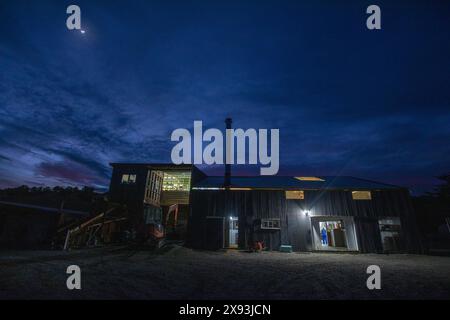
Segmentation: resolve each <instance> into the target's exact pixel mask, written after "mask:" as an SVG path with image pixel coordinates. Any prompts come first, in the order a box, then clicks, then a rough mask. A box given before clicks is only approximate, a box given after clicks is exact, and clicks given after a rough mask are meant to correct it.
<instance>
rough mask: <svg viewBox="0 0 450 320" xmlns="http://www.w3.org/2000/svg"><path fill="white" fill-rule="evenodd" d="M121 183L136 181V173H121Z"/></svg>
mask: <svg viewBox="0 0 450 320" xmlns="http://www.w3.org/2000/svg"><path fill="white" fill-rule="evenodd" d="M122 183H136V175H135V174H123V175H122Z"/></svg>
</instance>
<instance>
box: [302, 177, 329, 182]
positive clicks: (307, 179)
mask: <svg viewBox="0 0 450 320" xmlns="http://www.w3.org/2000/svg"><path fill="white" fill-rule="evenodd" d="M295 179H298V180H301V181H325V180H323V179H321V178H318V177H295Z"/></svg>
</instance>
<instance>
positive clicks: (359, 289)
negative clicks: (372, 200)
mask: <svg viewBox="0 0 450 320" xmlns="http://www.w3.org/2000/svg"><path fill="white" fill-rule="evenodd" d="M71 264H76V265H78V266H80V268H81V272H82V289H81V290H68V289H67V288H66V279H67V277H68V275H67V274H66V268H67V267H68V266H69V265H71ZM373 264H375V265H378V266H380V268H381V282H382V283H381V286H382V288H381V290H368V289H367V287H366V279H367V277H368V275H367V274H366V268H367V266H369V265H373ZM17 298H18V299H449V298H450V257H432V256H419V255H406V254H400V255H376V254H346V253H291V254H287V253H279V252H262V253H247V252H240V251H235V250H230V251H226V252H205V251H195V250H191V249H187V248H184V247H179V246H172V247H169V248H163V249H160V250H159V251H156V252H155V251H148V250H142V249H141V250H131V249H126V248H98V249H89V250H78V251H71V252H58V251H15V252H0V299H17Z"/></svg>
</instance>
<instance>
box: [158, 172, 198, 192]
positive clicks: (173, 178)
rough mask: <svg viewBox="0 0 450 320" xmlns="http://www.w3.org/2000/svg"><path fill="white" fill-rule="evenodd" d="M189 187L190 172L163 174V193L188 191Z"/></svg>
mask: <svg viewBox="0 0 450 320" xmlns="http://www.w3.org/2000/svg"><path fill="white" fill-rule="evenodd" d="M190 187H191V172H190V171H179V172H177V171H166V172H164V180H163V191H189V189H190Z"/></svg>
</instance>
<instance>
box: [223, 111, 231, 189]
mask: <svg viewBox="0 0 450 320" xmlns="http://www.w3.org/2000/svg"><path fill="white" fill-rule="evenodd" d="M232 123H233V120H232V119H231V118H226V119H225V127H226V129H231V124H232ZM231 139H233V136H227V134H226V131H225V140H226V141H225V145H226V150H225V179H224V187H225V188H227V189H228V188H229V187H230V185H231V164H230V163H227V162H229V161H227V160H230V159H228V156H227V155H231V151H232V150H231V149H230V148H231V141H229V140H231Z"/></svg>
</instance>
